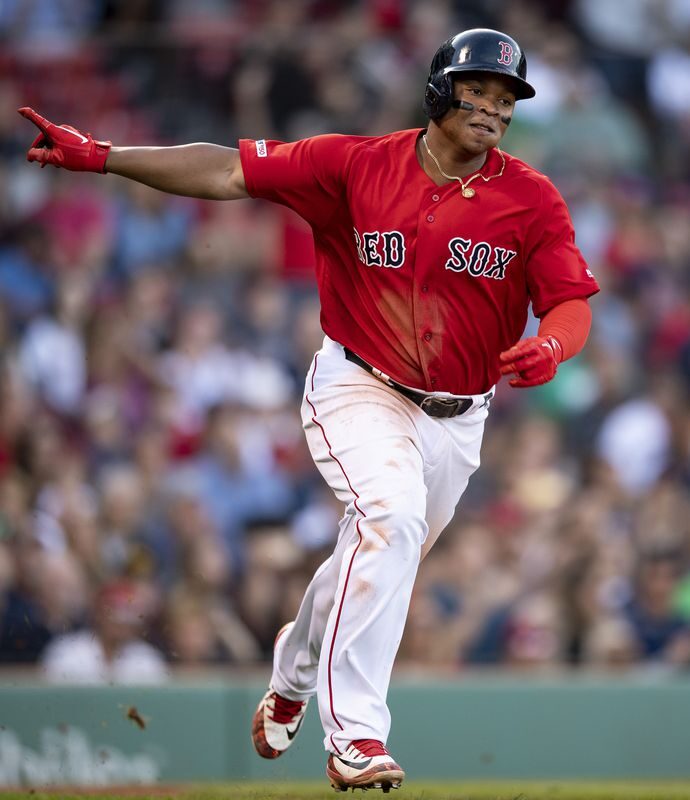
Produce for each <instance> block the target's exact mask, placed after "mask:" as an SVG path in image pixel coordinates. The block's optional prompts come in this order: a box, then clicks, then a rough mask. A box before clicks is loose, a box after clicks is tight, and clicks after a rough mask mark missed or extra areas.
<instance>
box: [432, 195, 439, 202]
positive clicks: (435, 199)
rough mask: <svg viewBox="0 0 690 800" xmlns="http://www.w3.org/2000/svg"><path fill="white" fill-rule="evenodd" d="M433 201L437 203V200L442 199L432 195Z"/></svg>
mask: <svg viewBox="0 0 690 800" xmlns="http://www.w3.org/2000/svg"><path fill="white" fill-rule="evenodd" d="M431 199H432V200H433V201H434V202H436V201H437V200H440V199H441V198H440V197H439V196H438V195H437V194H432V195H431Z"/></svg>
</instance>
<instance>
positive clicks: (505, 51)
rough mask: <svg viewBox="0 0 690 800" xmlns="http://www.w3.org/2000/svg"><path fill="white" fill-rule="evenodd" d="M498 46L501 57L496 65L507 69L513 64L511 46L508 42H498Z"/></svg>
mask: <svg viewBox="0 0 690 800" xmlns="http://www.w3.org/2000/svg"><path fill="white" fill-rule="evenodd" d="M498 46H499V47H500V48H501V55H500V56H499V57H498V59H497V61H498V63H499V64H505V65H506V66H507V67H509V66H510V65H511V64H512V63H513V45H512V44H510V42H499V43H498Z"/></svg>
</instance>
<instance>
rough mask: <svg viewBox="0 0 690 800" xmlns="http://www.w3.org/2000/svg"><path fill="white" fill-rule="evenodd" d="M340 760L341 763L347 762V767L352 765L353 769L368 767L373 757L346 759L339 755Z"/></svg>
mask: <svg viewBox="0 0 690 800" xmlns="http://www.w3.org/2000/svg"><path fill="white" fill-rule="evenodd" d="M337 758H338V761H340V763H341V764H345V766H346V767H350V768H351V769H366V768H367V767H368V766H369V764H371V759H370V758H368V759H367V760H366V761H346V760H345V759H344V758H341V757H340V756H337Z"/></svg>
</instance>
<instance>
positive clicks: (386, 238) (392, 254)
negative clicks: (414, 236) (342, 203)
mask: <svg viewBox="0 0 690 800" xmlns="http://www.w3.org/2000/svg"><path fill="white" fill-rule="evenodd" d="M353 230H354V232H355V244H356V245H357V255H358V256H359V260H360V261H361V262H362V264H366V265H367V266H368V267H389V268H391V269H400V267H402V265H403V264H404V263H405V237H404V236H403V235H402V233H400V231H382V232H381V231H368V232H365V233H363V234H362V235H361V236H360V234H359V231H358V230H357V228H354V229H353Z"/></svg>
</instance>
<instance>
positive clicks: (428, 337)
mask: <svg viewBox="0 0 690 800" xmlns="http://www.w3.org/2000/svg"><path fill="white" fill-rule="evenodd" d="M424 341H425V342H430V341H431V334H430V333H425V334H424Z"/></svg>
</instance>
